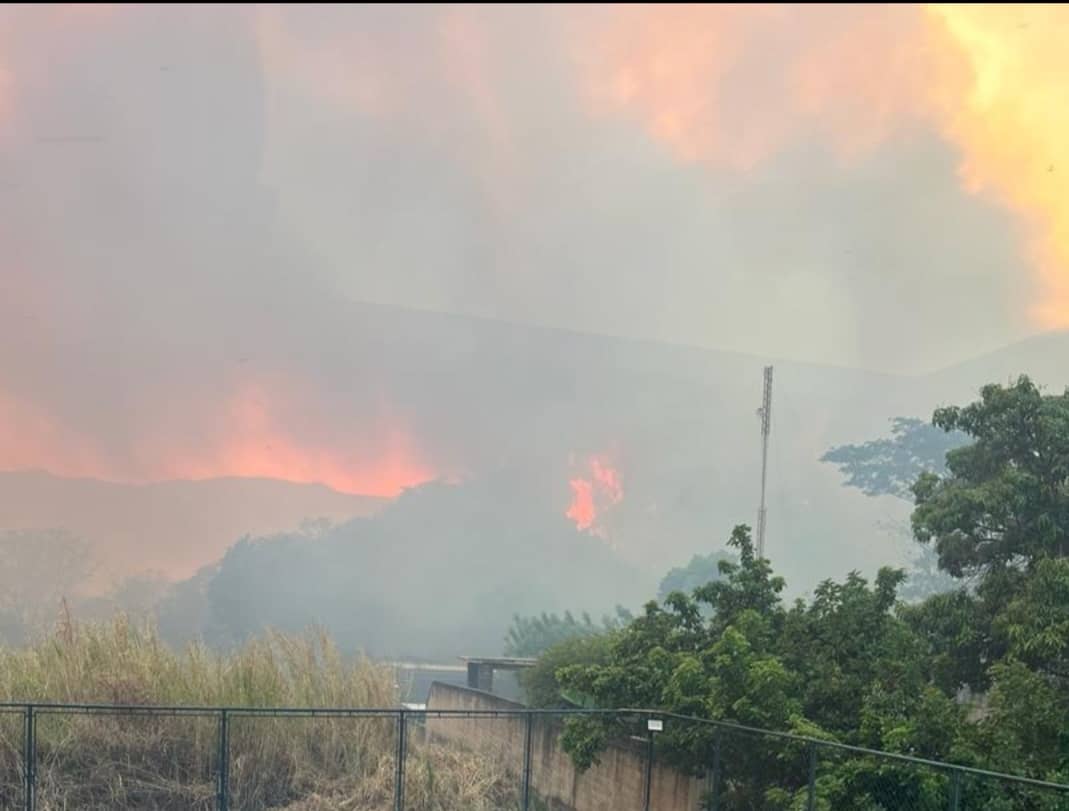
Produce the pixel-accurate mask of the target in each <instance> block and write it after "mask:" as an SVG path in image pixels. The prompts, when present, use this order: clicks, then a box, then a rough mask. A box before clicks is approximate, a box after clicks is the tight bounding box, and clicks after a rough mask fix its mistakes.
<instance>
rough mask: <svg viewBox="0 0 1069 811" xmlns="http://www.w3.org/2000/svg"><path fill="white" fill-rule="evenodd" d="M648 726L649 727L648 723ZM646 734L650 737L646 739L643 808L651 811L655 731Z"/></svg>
mask: <svg viewBox="0 0 1069 811" xmlns="http://www.w3.org/2000/svg"><path fill="white" fill-rule="evenodd" d="M646 726H647V727H649V722H648V721H647V724H646ZM646 734H647V735H649V737H648V738H647V739H646V793H645V798H644V800H643V802H642V807H643V809H645V811H650V796H651V795H652V790H653V730H652V729H649V731H648V732H647V733H646Z"/></svg>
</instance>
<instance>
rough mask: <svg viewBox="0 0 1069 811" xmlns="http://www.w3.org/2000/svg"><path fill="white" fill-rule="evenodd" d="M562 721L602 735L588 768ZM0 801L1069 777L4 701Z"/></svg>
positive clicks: (914, 788) (866, 797)
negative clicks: (577, 758)
mask: <svg viewBox="0 0 1069 811" xmlns="http://www.w3.org/2000/svg"><path fill="white" fill-rule="evenodd" d="M575 725H586V726H587V728H588V729H591V728H596V729H600V730H602V731H603V732H605V733H606V737H605V741H606V742H607V743H606V745H605V746H604V747H602V748H601V749H600V750H599V752H598V756H597V761H596V762H595V764H594V765H592V766H591V767H589V768H588V769H585V770H578V769H576V768H575V765H574V763H573V761H572V759H571V757H570V756H569V755H568V753H567V752H566V751H565V748H564V745H563V741H562V738H563V737H564V736H565V735H566V734H567V732H568V729H569V727H575ZM0 808H3V809H12V811H15V810H16V809H20V810H24V811H58V810H59V809H79V811H98V810H99V811H104V809H109V810H110V811H114V809H139V810H140V809H146V810H147V809H158V810H159V811H178V809H182V811H188V810H189V809H197V810H203V811H209V809H220V811H229V810H230V809H241V810H242V811H246V810H251V809H271V808H278V809H290V811H342V809H345V810H346V811H454V810H455V811H505V810H508V811H517V810H518V809H522V810H523V811H601V809H606V808H611V809H613V811H702V810H703V809H712V810H713V811H777V809H778V810H780V811H840V809H843V810H845V811H929V809H930V810H931V811H947V810H949V811H955V810H957V811H961V809H978V810H979V809H982V810H983V811H1069V786H1065V785H1059V784H1055V783H1049V782H1044V781H1040V780H1031V779H1027V778H1023V777H1014V776H1010V775H1003V774H996V773H992V772H986V771H983V770H979V769H970V768H966V767H962V766H957V765H952V764H947V763H938V762H933V761H927V760H924V759H920V758H914V757H910V756H907V755H901V754H890V753H886V752H875V751H871V750H866V749H862V748H858V747H851V746H845V745H842V744H837V743H832V742H827V741H819V740H815V739H810V738H805V737H800V736H795V735H789V734H784V733H778V732H769V731H765V730H758V729H751V728H747V727H742V726H738V725H734V724H728V723H720V722H711V721H706V720H702V719H696V718H689V717H683V716H676V715H671V714H665V713H657V712H651V711H647V710H612V711H608V710H590V711H588V710H572V711H567V710H562V711H546V710H530V709H525V708H518V707H514V708H507V709H490V710H487V709H433V708H426V709H422V708H421V709H295V708H238V707H227V708H190V707H141V706H139V707H130V706H101V705H57V704H47V705H13V704H9V705H3V706H0Z"/></svg>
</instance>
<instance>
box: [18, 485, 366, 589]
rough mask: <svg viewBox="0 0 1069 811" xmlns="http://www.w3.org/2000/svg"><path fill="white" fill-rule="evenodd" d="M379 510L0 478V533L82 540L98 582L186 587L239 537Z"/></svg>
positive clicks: (303, 491)
mask: <svg viewBox="0 0 1069 811" xmlns="http://www.w3.org/2000/svg"><path fill="white" fill-rule="evenodd" d="M380 503H381V502H380V501H379V500H378V499H374V498H368V497H365V496H353V495H346V494H343V493H337V492H335V491H333V490H330V489H329V488H327V487H323V486H321V485H307V484H292V483H290V482H282V481H270V480H266V479H211V480H207V481H196V482H182V481H175V482H161V483H159V484H148V485H127V484H113V483H109V482H100V481H93V480H89V479H63V478H59V477H56V476H51V475H49V474H47V473H42V472H14V473H0V528H3V529H26V528H35V527H62V528H65V529H68V530H70V531H71V532H73V533H74V534H76V535H78V536H81V537H83V538H85V539H86V540H88V541H89V542H90V544H91V545H92V547H93V550H94V553H95V556H96V559H97V561H98V563H99V566H100V575H101V577H102V579H103V580H104V581H107V580H108V579H111V578H113V577H117V576H121V575H125V574H132V573H139V572H144V571H146V570H158V571H160V572H163V573H164V574H166V575H168V576H170V577H176V578H177V577H186V576H189V575H190V574H192V573H193V572H194V571H195V570H196V569H197V568H198V567H200V566H202V565H204V564H205V563H207V562H209V561H212V560H216V559H218V558H219V557H221V556H222V554H223V552H224V551H225V550H226V548H227V547H228V546H230V545H231V544H232V543H233V542H234V541H235V540H236V539H238V538H240V537H241V536H243V535H246V534H263V533H270V532H278V531H281V530H286V529H291V528H294V527H296V526H298V525H299V524H300V523H301V522H302V521H303V520H305V519H307V518H315V517H327V518H331V519H334V520H344V519H347V518H351V517H353V516H359V515H369V514H370V513H372V512H374V510H376V509H377V508H378V507H379V505H380Z"/></svg>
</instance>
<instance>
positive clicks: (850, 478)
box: [821, 417, 969, 602]
mask: <svg viewBox="0 0 1069 811" xmlns="http://www.w3.org/2000/svg"><path fill="white" fill-rule="evenodd" d="M968 441H969V437H968V435H967V434H964V433H962V432H961V431H951V432H947V431H944V430H943V429H942V428H939V427H938V426H936V425H933V424H931V423H928V422H924V421H922V420H919V419H915V418H912V417H895V418H894V419H892V420H891V436H890V437H885V438H881V439H874V440H871V441H869V442H865V443H862V444H860V445H840V446H838V447H835V448H832V449H831V450H829V451H828V452H827V453H825V454H824V455H823V456H822V457H821V461H822V462H828V463H831V464H834V465H836V466H837V467H838V468H839V471H840V472H841V473H842V474H843V475H844V476H845V477H846V480H845V481H844V482H843V485H844V486H845V487H854V488H857V489H859V490H861V492H863V493H864V494H865V495H867V496H894V497H895V498H899V499H903V500H908V501H910V502H911V503H912V501H913V485H914V484H915V483H916V482H917V479H918V478H920V476H921V475H922V474H924V473H932V474H935V475H942V474H943V473H944V472H945V471H946V455H947V453H948V452H949V451H951V450H954V449H955V448H960V447H961V446H962V445H964V444H965V443H966V442H968ZM902 534H903V535H904V536H906V537H909V536H910V535H911V533H910V531H909V528H908V527H906V528H904V529H903V530H902ZM957 586H958V583H957V582H956V581H955V580H954V578H952V577H950V576H949V575H947V574H946V573H945V572H943V571H941V570H940V569H939V560H938V557H937V556H936V554H935V552H934V550H932V548H931V547H929V546H926V545H925V546H921V547H920V552H919V553H918V554H917V556H916V557H915V558H914V559H913V561H912V565H911V567H910V571H909V572H908V573H907V577H906V580H905V582H904V583H903V584H902V587H901V588H900V589H899V595H900V596H901V597H902V598H903V599H906V600H910V601H913V602H916V601H919V600H923V599H924V598H926V597H928V596H930V595H933V594H940V593H942V592H946V591H950V590H952V589H954V588H956V587H957Z"/></svg>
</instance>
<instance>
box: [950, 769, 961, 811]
mask: <svg viewBox="0 0 1069 811" xmlns="http://www.w3.org/2000/svg"><path fill="white" fill-rule="evenodd" d="M951 774H952V775H953V776H952V777H951V778H950V811H958V809H959V808H960V807H961V771H960V770H958V769H954V771H952V772H951Z"/></svg>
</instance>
